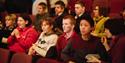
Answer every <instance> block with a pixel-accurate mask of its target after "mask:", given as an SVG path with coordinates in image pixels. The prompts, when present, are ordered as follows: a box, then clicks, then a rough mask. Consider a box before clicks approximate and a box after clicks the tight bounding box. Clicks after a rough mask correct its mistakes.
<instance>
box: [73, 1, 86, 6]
mask: <svg viewBox="0 0 125 63" xmlns="http://www.w3.org/2000/svg"><path fill="white" fill-rule="evenodd" d="M75 4H79V5H81V6H82V7H84V6H85V3H84V2H83V1H77V2H76V3H75Z"/></svg>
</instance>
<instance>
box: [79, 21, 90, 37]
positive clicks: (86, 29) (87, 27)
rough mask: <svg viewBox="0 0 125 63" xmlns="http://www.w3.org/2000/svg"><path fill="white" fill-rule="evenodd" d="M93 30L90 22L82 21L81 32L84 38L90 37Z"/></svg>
mask: <svg viewBox="0 0 125 63" xmlns="http://www.w3.org/2000/svg"><path fill="white" fill-rule="evenodd" d="M91 30H92V27H91V26H90V24H89V22H87V21H86V20H81V22H80V32H81V34H82V36H84V35H89V34H90V32H91Z"/></svg>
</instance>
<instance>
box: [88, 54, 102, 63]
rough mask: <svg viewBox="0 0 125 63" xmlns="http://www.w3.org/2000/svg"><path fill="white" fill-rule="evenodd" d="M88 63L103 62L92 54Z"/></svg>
mask: <svg viewBox="0 0 125 63" xmlns="http://www.w3.org/2000/svg"><path fill="white" fill-rule="evenodd" d="M87 63H101V61H100V60H99V59H98V58H96V57H95V56H91V57H88V58H87Z"/></svg>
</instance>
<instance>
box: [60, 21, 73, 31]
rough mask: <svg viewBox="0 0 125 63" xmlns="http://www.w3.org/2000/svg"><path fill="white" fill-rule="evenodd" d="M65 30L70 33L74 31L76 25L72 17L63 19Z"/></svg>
mask: <svg viewBox="0 0 125 63" xmlns="http://www.w3.org/2000/svg"><path fill="white" fill-rule="evenodd" d="M62 27H63V32H65V33H69V32H71V31H73V28H74V26H73V25H72V24H71V21H70V19H63V26H62Z"/></svg>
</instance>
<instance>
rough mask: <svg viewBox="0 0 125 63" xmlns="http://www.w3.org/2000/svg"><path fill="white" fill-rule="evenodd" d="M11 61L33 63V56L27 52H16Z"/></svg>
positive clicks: (14, 62) (12, 62) (13, 62)
mask: <svg viewBox="0 0 125 63" xmlns="http://www.w3.org/2000/svg"><path fill="white" fill-rule="evenodd" d="M10 63H32V56H30V55H27V54H25V53H15V54H14V55H13V56H12V59H11V62H10Z"/></svg>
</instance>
